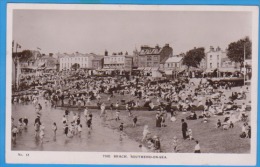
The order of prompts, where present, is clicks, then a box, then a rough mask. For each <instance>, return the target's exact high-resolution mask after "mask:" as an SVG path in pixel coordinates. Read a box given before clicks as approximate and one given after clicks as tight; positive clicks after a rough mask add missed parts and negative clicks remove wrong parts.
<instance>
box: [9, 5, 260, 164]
mask: <svg viewBox="0 0 260 167" xmlns="http://www.w3.org/2000/svg"><path fill="white" fill-rule="evenodd" d="M16 9H33V10H128V11H150V10H152V11H241V12H242V11H247V12H252V44H253V45H252V55H253V56H252V80H251V86H252V89H251V90H255V91H252V92H251V96H252V97H251V98H252V111H253V112H252V113H251V114H252V122H251V125H252V138H251V152H250V153H249V154H189V153H185V154H183V153H177V154H176V153H175V154H173V153H119V152H113V153H112V152H59V151H53V152H51V151H12V150H11V129H10V128H11V83H12V82H11V79H12V75H11V71H12V35H13V34H12V25H13V23H12V21H13V11H14V10H16ZM258 12H259V11H258V7H253V6H191V5H187V6H184V5H182V6H171V5H86V4H15V3H10V4H8V5H7V44H6V46H7V48H6V72H7V73H6V134H5V135H6V136H5V140H6V147H5V149H6V155H5V157H6V163H22V164H24V163H27V164H125V165H127V164H128V165H134V164H139V165H238V166H243V165H256V149H257V145H256V144H257V140H256V139H257V129H256V128H257V115H256V112H257V102H258V101H257V92H258V91H257V90H258V89H257V83H258V82H257V81H258V20H259V18H258V16H259V14H258ZM254 128H255V129H254ZM19 155H22V156H19ZM106 155H110V158H107V156H106ZM114 155H126V156H127V157H128V158H113V156H114ZM131 155H134V156H159V157H161V158H149V157H146V158H144V157H143V158H141V157H139V158H131ZM165 157H166V159H165Z"/></svg>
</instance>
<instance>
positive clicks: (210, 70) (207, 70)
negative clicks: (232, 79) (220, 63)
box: [205, 69, 214, 72]
mask: <svg viewBox="0 0 260 167" xmlns="http://www.w3.org/2000/svg"><path fill="white" fill-rule="evenodd" d="M213 71H214V69H206V71H205V72H213Z"/></svg>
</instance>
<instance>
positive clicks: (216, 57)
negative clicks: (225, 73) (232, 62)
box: [206, 46, 226, 71]
mask: <svg viewBox="0 0 260 167" xmlns="http://www.w3.org/2000/svg"><path fill="white" fill-rule="evenodd" d="M223 57H226V52H224V51H222V50H221V49H220V47H217V48H216V49H214V47H213V46H210V49H209V51H208V52H207V53H206V62H207V63H206V66H207V70H208V71H211V70H215V69H217V68H220V67H221V59H222V58H223Z"/></svg>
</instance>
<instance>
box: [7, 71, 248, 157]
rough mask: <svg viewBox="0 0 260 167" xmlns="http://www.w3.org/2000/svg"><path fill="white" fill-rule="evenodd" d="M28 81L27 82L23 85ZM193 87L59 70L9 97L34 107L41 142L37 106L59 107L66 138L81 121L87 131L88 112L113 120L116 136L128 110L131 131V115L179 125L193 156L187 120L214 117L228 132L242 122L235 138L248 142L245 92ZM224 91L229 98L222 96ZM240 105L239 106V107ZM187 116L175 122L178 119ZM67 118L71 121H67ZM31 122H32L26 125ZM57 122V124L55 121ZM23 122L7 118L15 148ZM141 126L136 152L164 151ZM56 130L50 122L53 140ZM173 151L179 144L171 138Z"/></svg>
mask: <svg viewBox="0 0 260 167" xmlns="http://www.w3.org/2000/svg"><path fill="white" fill-rule="evenodd" d="M27 80H28V81H27ZM197 80H198V82H195V81H194V80H191V79H189V78H179V79H175V80H167V79H158V80H153V79H151V78H150V77H143V76H131V77H129V76H128V77H123V76H110V77H98V76H87V75H85V73H84V72H82V71H61V72H53V73H49V74H45V75H42V76H38V77H36V76H34V77H27V78H24V82H25V83H27V85H29V86H30V88H29V89H28V90H26V91H20V92H13V96H12V104H13V105H17V104H22V105H33V106H34V107H35V120H34V129H35V138H36V139H39V140H40V142H41V143H43V141H44V140H43V139H44V135H45V131H46V130H47V129H45V126H44V123H43V121H42V120H41V117H42V115H43V114H44V111H43V109H42V106H43V105H45V106H50V107H51V108H56V107H62V108H63V109H64V115H63V117H62V118H61V119H62V123H63V127H62V128H61V129H63V132H64V135H65V136H66V137H69V138H71V137H73V136H81V132H82V130H84V127H85V126H83V123H82V120H83V119H84V121H85V124H86V128H87V130H88V131H89V132H90V131H91V130H92V121H93V114H92V110H93V111H94V110H100V114H99V116H100V118H103V117H107V116H108V112H107V111H108V110H109V111H111V113H112V119H113V120H115V121H117V122H119V126H118V131H119V132H120V136H121V137H122V134H123V133H124V131H125V128H124V124H125V122H122V119H121V118H120V112H121V111H127V113H128V116H129V117H131V118H132V128H135V127H136V125H137V124H139V125H140V124H142V123H141V122H138V117H137V116H136V115H134V114H133V113H132V111H133V110H145V111H147V110H149V111H155V112H156V113H155V127H156V128H164V127H166V126H167V123H170V122H175V121H181V122H182V126H181V130H182V136H183V139H184V140H186V139H189V140H193V141H195V144H194V146H195V148H194V152H196V153H199V152H200V145H199V141H198V140H197V139H196V135H193V134H192V129H191V128H189V127H188V121H196V120H199V121H200V122H202V123H205V124H206V123H209V122H210V121H212V120H214V119H212V118H214V117H218V121H217V122H216V123H215V124H216V128H221V129H223V130H228V129H232V128H234V126H236V123H237V122H240V121H242V122H244V123H243V126H242V132H241V134H238V137H239V136H240V137H242V138H251V126H250V112H249V110H250V109H248V106H250V101H247V100H246V99H247V96H246V94H247V93H250V90H249V88H248V87H246V86H243V87H240V88H239V89H236V88H237V87H235V84H234V83H232V82H211V81H210V80H207V78H202V79H197ZM226 92H229V93H226ZM240 101H243V102H242V103H241V102H240ZM75 107H76V108H78V109H79V110H82V111H83V115H84V118H81V114H78V113H76V112H71V111H69V110H70V108H75ZM181 113H182V114H186V117H185V118H182V119H180V116H179V115H180V114H181ZM71 115H72V117H71ZM30 121H31V120H30ZM57 121H58V120H57ZM27 125H28V119H27V118H26V117H24V118H20V119H19V120H18V123H17V124H16V122H15V120H13V119H12V142H13V144H15V143H16V140H17V134H19V133H22V131H23V130H25V129H27V128H31V127H27ZM142 126H144V130H143V136H142V140H141V141H140V142H141V144H140V147H141V148H142V150H144V149H145V148H147V150H149V151H153V152H161V151H163V148H162V145H163V144H162V143H161V141H160V137H159V136H158V135H157V134H151V133H150V131H149V130H148V125H142ZM59 128H60V127H57V124H56V122H53V126H52V129H51V130H52V131H53V138H55V136H56V132H57V130H58V129H59ZM172 148H173V149H172V151H173V152H178V151H179V149H178V139H177V137H176V136H174V138H173V144H172Z"/></svg>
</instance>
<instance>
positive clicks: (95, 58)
mask: <svg viewBox="0 0 260 167" xmlns="http://www.w3.org/2000/svg"><path fill="white" fill-rule="evenodd" d="M103 58H104V57H103V56H94V57H93V61H95V60H102V59H103Z"/></svg>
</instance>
